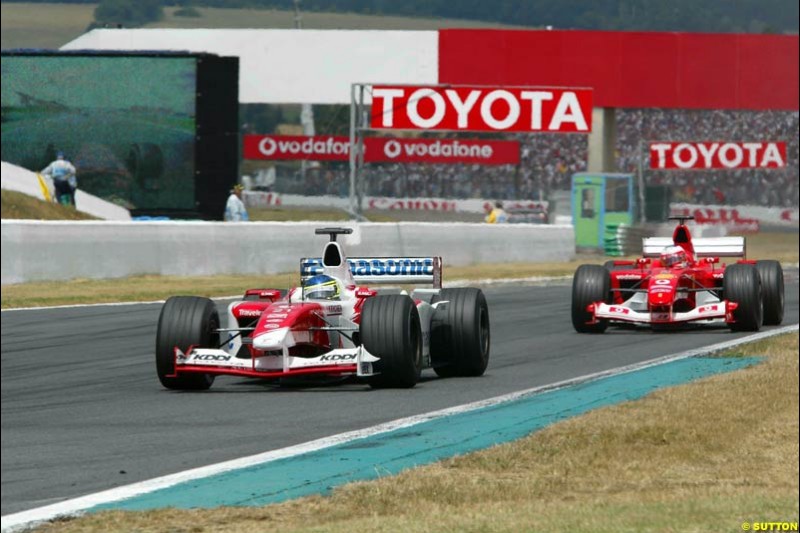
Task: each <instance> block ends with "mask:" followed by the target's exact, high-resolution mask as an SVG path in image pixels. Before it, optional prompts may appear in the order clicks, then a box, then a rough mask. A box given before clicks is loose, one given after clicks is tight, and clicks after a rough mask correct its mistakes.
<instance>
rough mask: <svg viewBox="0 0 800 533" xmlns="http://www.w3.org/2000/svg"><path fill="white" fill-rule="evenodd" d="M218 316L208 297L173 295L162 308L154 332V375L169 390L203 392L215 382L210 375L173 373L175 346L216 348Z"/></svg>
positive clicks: (183, 348)
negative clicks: (178, 374)
mask: <svg viewBox="0 0 800 533" xmlns="http://www.w3.org/2000/svg"><path fill="white" fill-rule="evenodd" d="M217 328H219V314H218V313H217V306H216V305H214V302H212V301H211V300H209V299H208V298H198V297H195V296H173V297H172V298H170V299H169V300H167V302H166V303H165V304H164V307H162V308H161V315H160V316H159V318H158V332H157V333H156V372H157V373H158V380H159V381H160V382H161V384H162V385H164V386H165V387H166V388H168V389H175V390H206V389H208V388H209V387H211V384H212V383H214V376H213V375H211V374H185V375H182V376H178V377H169V376H170V375H171V374H174V373H175V353H174V349H175V347H176V346H177V347H178V348H180V349H181V350H184V351H185V350H187V349H188V348H189V347H190V346H195V347H204V348H216V347H217V346H219V333H216V332H215V331H214V330H215V329H217Z"/></svg>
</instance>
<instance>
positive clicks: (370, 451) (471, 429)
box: [89, 357, 761, 512]
mask: <svg viewBox="0 0 800 533" xmlns="http://www.w3.org/2000/svg"><path fill="white" fill-rule="evenodd" d="M760 360H761V358H759V357H736V358H715V357H697V358H688V359H682V360H678V361H674V362H671V363H667V364H663V365H659V366H654V367H650V368H645V369H642V370H638V371H635V372H630V373H627V374H622V375H617V376H611V377H607V378H602V379H598V380H595V381H590V382H586V383H583V384H579V385H573V386H570V387H567V388H564V389H558V390H554V391H549V392H543V393H539V394H536V395H532V396H528V397H524V398H521V399H518V400H514V401H509V402H505V403H501V404H498V405H494V406H491V407H485V408H481V409H477V410H474V411H469V412H464V413H459V414H455V415H451V416H447V417H443V418H439V419H435V420H430V421H427V422H423V423H420V424H417V425H414V426H411V427H407V428H403V429H398V430H394V431H390V432H386V433H381V434H378V435H374V436H370V437H364V438H361V439H357V440H353V441H351V442H348V443H345V444H340V445H336V446H332V447H330V448H325V449H322V450H317V451H314V452H309V453H305V454H302V455H298V456H295V457H291V458H286V459H279V460H275V461H271V462H267V463H262V464H259V465H255V466H251V467H246V468H242V469H239V470H234V471H231V472H227V473H223V474H217V475H213V476H210V477H207V478H203V479H198V480H194V481H188V482H184V483H181V484H178V485H175V486H172V487H168V488H164V489H159V490H156V491H153V492H150V493H147V494H143V495H140V496H136V497H133V498H130V499H128V500H123V501H119V502H114V503H108V504H103V505H100V506H96V507H94V508H92V509H90V510H89V511H90V512H92V511H99V510H106V509H126V510H143V509H156V508H165V507H177V508H201V507H202V508H211V507H217V506H256V505H265V504H270V503H277V502H281V501H285V500H289V499H293V498H299V497H301V496H308V495H311V494H326V493H329V492H330V491H331V489H333V488H334V487H336V486H339V485H343V484H345V483H349V482H352V481H363V480H370V479H375V478H378V477H383V476H387V475H391V474H396V473H399V472H400V471H402V470H405V469H408V468H413V467H415V466H420V465H424V464H427V463H432V462H435V461H439V460H442V459H445V458H448V457H453V456H456V455H462V454H466V453H469V452H473V451H477V450H481V449H484V448H488V447H490V446H493V445H496V444H502V443H506V442H510V441H513V440H517V439H520V438H522V437H524V436H526V435H528V434H530V433H532V432H534V431H536V430H539V429H542V428H544V427H546V426H548V425H550V424H554V423H556V422H558V421H560V420H564V419H566V418H570V417H574V416H578V415H580V414H582V413H585V412H587V411H590V410H592V409H597V408H599V407H604V406H608V405H613V404H618V403H622V402H626V401H630V400H636V399H639V398H642V397H643V396H645V395H647V394H649V393H651V392H653V391H655V390H657V389H660V388H664V387H670V386H675V385H680V384H683V383H688V382H690V381H693V380H696V379H700V378H704V377H707V376H710V375H713V374H718V373H723V372H731V371H734V370H739V369H741V368H745V367H748V366H751V365H754V364H756V363H758V362H759V361H760ZM434 385H435V384H434ZM376 394H380V392H376Z"/></svg>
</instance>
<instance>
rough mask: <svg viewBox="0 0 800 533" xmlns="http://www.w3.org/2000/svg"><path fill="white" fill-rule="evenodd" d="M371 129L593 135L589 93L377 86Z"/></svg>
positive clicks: (581, 91) (590, 96)
mask: <svg viewBox="0 0 800 533" xmlns="http://www.w3.org/2000/svg"><path fill="white" fill-rule="evenodd" d="M372 99H373V100H372V124H371V125H372V127H373V128H389V129H426V130H464V131H547V132H564V133H566V132H580V133H588V132H589V131H591V121H592V91H591V89H558V88H531V87H503V88H499V87H498V88H486V87H450V88H447V87H414V86H410V87H409V86H406V87H403V86H375V87H373V89H372Z"/></svg>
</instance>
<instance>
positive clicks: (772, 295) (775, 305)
mask: <svg viewBox="0 0 800 533" xmlns="http://www.w3.org/2000/svg"><path fill="white" fill-rule="evenodd" d="M756 270H758V275H759V277H760V278H761V301H762V302H763V304H764V325H765V326H777V325H779V324H780V323H781V322H783V308H784V303H785V302H784V292H783V268H781V264H780V263H779V262H778V261H772V260H766V261H756Z"/></svg>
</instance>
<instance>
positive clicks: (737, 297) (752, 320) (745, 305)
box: [722, 263, 764, 331]
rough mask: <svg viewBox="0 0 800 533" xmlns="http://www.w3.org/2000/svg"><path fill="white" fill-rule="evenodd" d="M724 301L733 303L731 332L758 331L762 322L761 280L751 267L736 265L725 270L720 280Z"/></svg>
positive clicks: (754, 268)
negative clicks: (734, 306) (734, 304)
mask: <svg viewBox="0 0 800 533" xmlns="http://www.w3.org/2000/svg"><path fill="white" fill-rule="evenodd" d="M722 290H723V291H724V296H725V299H726V300H728V301H730V302H735V303H737V304H738V307H737V308H736V309H735V310H734V311H733V320H734V321H733V322H731V323H730V328H731V330H733V331H758V330H759V329H761V324H762V323H763V320H764V306H763V302H762V299H761V280H760V279H759V277H758V270H756V267H754V266H753V265H747V264H743V263H736V264H733V265H728V266H727V267H726V268H725V274H724V277H723V278H722Z"/></svg>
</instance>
